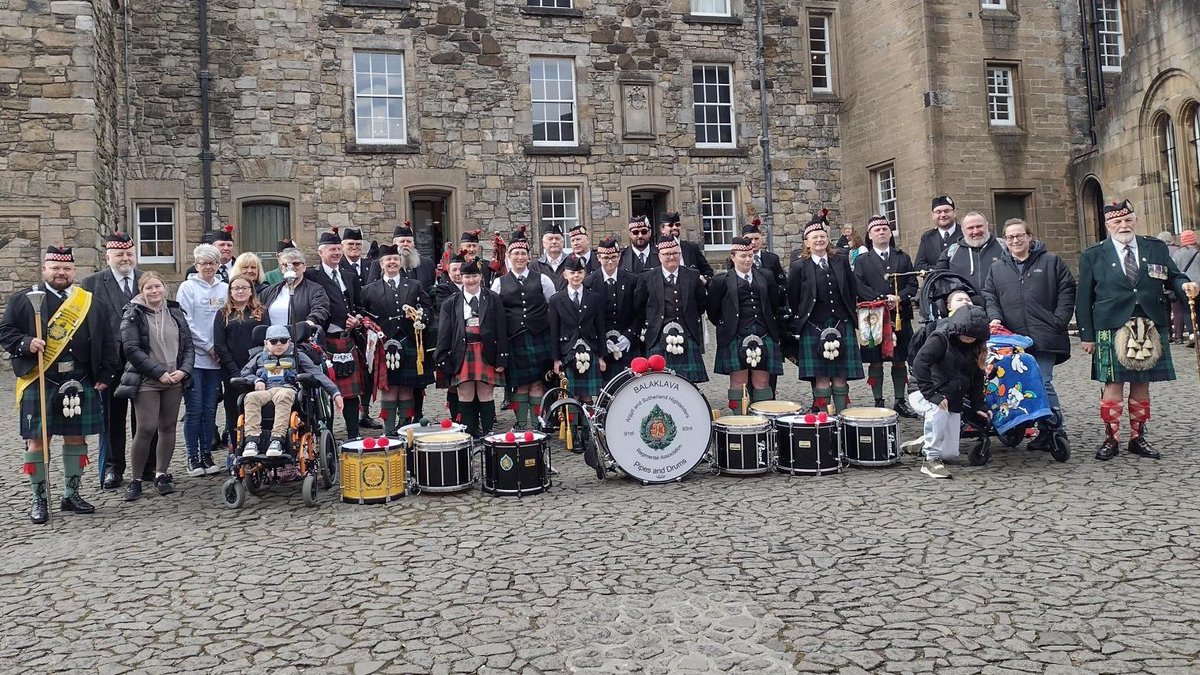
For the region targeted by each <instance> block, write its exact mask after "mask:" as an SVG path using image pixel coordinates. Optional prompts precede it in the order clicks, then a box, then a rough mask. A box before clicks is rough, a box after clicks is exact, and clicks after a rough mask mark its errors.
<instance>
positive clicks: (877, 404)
mask: <svg viewBox="0 0 1200 675" xmlns="http://www.w3.org/2000/svg"><path fill="white" fill-rule="evenodd" d="M875 407H876V408H886V407H887V405H885V404H884V402H883V399H881V398H877V399H875Z"/></svg>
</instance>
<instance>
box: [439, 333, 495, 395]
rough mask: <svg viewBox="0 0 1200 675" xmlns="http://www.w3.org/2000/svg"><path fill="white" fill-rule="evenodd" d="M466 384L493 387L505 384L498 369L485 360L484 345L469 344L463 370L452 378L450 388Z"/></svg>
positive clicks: (464, 356)
mask: <svg viewBox="0 0 1200 675" xmlns="http://www.w3.org/2000/svg"><path fill="white" fill-rule="evenodd" d="M464 382H482V383H484V384H490V385H492V386H493V387H499V386H501V385H503V384H504V378H503V377H501V376H500V374H499V373H497V372H496V367H495V366H493V365H492V364H490V363H488V362H487V361H486V360H484V358H483V343H482V342H468V343H467V351H466V354H464V355H463V364H462V368H460V369H459V371H458V373H457V374H455V375H454V377H452V378H450V386H452V387H457V386H458V385H460V384H463V383H464Z"/></svg>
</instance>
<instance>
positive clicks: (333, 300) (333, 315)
mask: <svg viewBox="0 0 1200 675" xmlns="http://www.w3.org/2000/svg"><path fill="white" fill-rule="evenodd" d="M337 273H338V276H340V277H341V279H342V284H343V285H345V287H346V291H345V292H344V293H343V292H342V289H341V288H339V287H338V285H337V284H335V283H334V281H333V279H332V278H330V277H329V275H328V274H325V267H324V265H322V264H320V263H317V266H316V267H310V268H308V269H307V270H305V272H304V279H305V281H311V282H312V283H314V284H316V285H318V286H320V287H321V288H322V289H324V290H325V297H326V298H328V299H329V320H328V321H327V322H326V323H324V324H322V325H321V327H322V328H328V327H329V326H340V327H341V328H342V330H345V329H346V317H348V316H350V315H352V314H357V313H358V291H359V288H360V287H359V286H358V284H356V283H355V282H354V273H353V272H351V271H350V270H346V269H342V268H341V266H340V265H339V266H338V269H337ZM301 285H303V284H301Z"/></svg>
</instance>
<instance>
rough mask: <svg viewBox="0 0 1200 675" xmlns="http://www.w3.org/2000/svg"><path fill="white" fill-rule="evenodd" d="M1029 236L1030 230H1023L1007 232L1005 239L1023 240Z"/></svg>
mask: <svg viewBox="0 0 1200 675" xmlns="http://www.w3.org/2000/svg"><path fill="white" fill-rule="evenodd" d="M1028 236H1029V233H1028V232H1022V233H1021V234H1006V235H1004V241H1021V240H1022V239H1024V238H1025V237H1028Z"/></svg>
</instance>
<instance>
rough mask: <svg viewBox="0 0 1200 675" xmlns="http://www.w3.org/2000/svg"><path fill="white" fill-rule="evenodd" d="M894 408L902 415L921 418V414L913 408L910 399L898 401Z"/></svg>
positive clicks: (913, 418)
mask: <svg viewBox="0 0 1200 675" xmlns="http://www.w3.org/2000/svg"><path fill="white" fill-rule="evenodd" d="M880 407H882V406H880ZM892 410H895V411H896V414H898V415H900V416H901V417H907V418H908V419H910V420H919V419H921V416H920V415H918V414H917V411H915V410H913V409H912V406H910V405H908V401H905V400H899V401H896V405H894V406H892Z"/></svg>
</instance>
